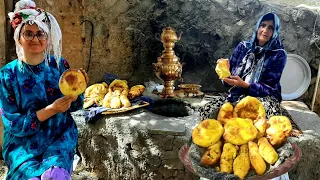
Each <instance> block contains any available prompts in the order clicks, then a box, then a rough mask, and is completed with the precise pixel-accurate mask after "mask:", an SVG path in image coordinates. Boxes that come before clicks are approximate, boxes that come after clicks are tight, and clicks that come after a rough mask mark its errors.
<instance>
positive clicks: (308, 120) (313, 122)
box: [281, 101, 320, 135]
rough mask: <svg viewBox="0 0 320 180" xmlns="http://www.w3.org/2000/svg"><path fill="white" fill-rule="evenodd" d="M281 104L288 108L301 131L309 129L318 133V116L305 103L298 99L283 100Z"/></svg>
mask: <svg viewBox="0 0 320 180" xmlns="http://www.w3.org/2000/svg"><path fill="white" fill-rule="evenodd" d="M281 105H282V106H283V107H284V108H285V109H287V110H288V112H289V114H290V115H291V116H292V118H293V120H294V122H295V123H296V124H297V125H298V126H299V127H300V128H301V130H302V131H306V130H311V131H313V132H314V133H316V134H318V135H320V118H319V116H318V115H317V114H316V113H315V112H312V111H311V110H310V109H309V108H308V106H307V105H306V104H304V103H303V102H299V101H283V102H282V103H281Z"/></svg>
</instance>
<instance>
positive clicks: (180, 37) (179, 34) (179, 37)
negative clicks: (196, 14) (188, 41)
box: [178, 31, 182, 40]
mask: <svg viewBox="0 0 320 180" xmlns="http://www.w3.org/2000/svg"><path fill="white" fill-rule="evenodd" d="M181 35H182V31H181V32H180V34H179V37H178V40H180V39H181Z"/></svg>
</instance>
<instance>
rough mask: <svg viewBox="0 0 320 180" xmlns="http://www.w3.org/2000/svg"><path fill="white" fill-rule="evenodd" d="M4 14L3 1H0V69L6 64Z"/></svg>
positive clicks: (5, 23) (5, 25) (5, 24)
mask: <svg viewBox="0 0 320 180" xmlns="http://www.w3.org/2000/svg"><path fill="white" fill-rule="evenodd" d="M6 27H7V22H6V13H5V3H4V0H0V67H2V66H3V65H5V63H6Z"/></svg>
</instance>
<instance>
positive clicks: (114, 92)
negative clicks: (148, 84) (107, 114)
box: [83, 79, 145, 109]
mask: <svg viewBox="0 0 320 180" xmlns="http://www.w3.org/2000/svg"><path fill="white" fill-rule="evenodd" d="M144 90H145V87H144V86H143V85H135V86H132V87H131V88H130V89H129V86H128V83H127V81H126V80H120V79H115V80H114V81H112V82H111V83H110V85H109V86H108V84H106V83H104V82H103V83H99V84H93V85H91V86H89V87H88V88H87V89H86V90H85V92H84V96H85V99H84V105H83V108H84V109H86V108H88V107H90V106H91V105H93V104H96V105H99V106H103V107H106V108H112V109H118V108H122V107H124V108H126V107H130V106H131V103H130V100H131V99H134V98H136V97H138V96H141V95H142V93H143V92H144Z"/></svg>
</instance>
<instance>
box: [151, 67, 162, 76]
mask: <svg viewBox="0 0 320 180" xmlns="http://www.w3.org/2000/svg"><path fill="white" fill-rule="evenodd" d="M152 67H153V71H154V72H155V74H156V76H157V78H159V79H160V80H162V79H161V77H160V74H161V67H160V65H159V64H157V63H152Z"/></svg>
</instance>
